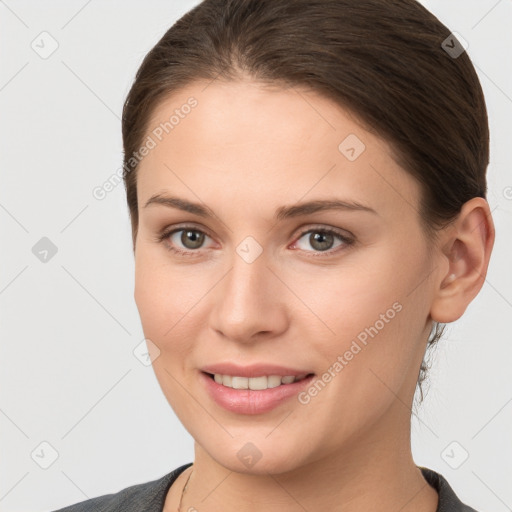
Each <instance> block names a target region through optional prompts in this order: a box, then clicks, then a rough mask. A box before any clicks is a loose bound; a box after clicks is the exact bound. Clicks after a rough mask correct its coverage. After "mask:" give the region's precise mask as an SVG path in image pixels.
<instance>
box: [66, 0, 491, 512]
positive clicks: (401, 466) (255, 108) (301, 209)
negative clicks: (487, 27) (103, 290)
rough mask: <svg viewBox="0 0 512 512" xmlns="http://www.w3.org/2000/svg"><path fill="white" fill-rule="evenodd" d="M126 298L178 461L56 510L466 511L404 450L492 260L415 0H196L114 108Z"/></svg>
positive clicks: (469, 85) (475, 100)
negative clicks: (182, 456) (434, 368)
mask: <svg viewBox="0 0 512 512" xmlns="http://www.w3.org/2000/svg"><path fill="white" fill-rule="evenodd" d="M123 141H124V150H125V159H124V170H125V174H124V179H125V185H126V190H127V200H128V206H129V211H130V217H131V222H132V233H133V249H134V255H135V269H136V276H135V277H136V279H135V301H136V304H137V307H138V310H139V313H140V317H141V321H142V326H143V330H144V334H145V337H146V339H147V344H148V349H149V353H150V357H151V360H152V363H153V367H154V370H155V373H156V376H157V378H158V381H159V383H160V386H161V388H162V391H163V393H164V394H165V396H166V398H167V400H168V401H169V404H170V405H171V407H172V408H173V410H174V411H175V413H176V415H177V416H178V417H179V419H180V420H181V422H182V423H183V425H184V426H185V428H186V429H187V430H188V431H189V432H190V434H191V435H192V436H193V438H194V441H195V457H194V462H193V463H191V464H186V465H184V466H181V467H179V468H177V469H175V470H174V471H172V472H171V473H169V474H167V475H165V476H164V477H162V478H161V479H159V480H156V481H154V482H148V483H145V484H139V485H136V486H132V487H129V488H127V489H124V490H123V491H120V492H118V493H115V494H111V495H107V496H102V497H99V498H94V499H91V500H87V501H85V502H82V503H80V504H77V505H74V506H71V507H67V508H65V509H62V510H63V511H74V512H78V511H85V510H97V509H101V510H103V511H107V510H108V511H110V510H111V511H113V510H125V511H127V510H133V511H135V510H137V511H139V510H147V511H161V510H164V511H165V512H171V511H176V510H178V511H182V512H183V511H194V510H198V511H201V512H202V511H216V510H222V511H232V510H249V511H260V510H261V511H262V510H265V511H274V510H280V511H282V510H286V511H295V510H297V511H299V510H308V511H314V510H315V511H316V510H333V511H335V510H343V511H363V510H377V509H378V510H380V511H397V510H400V511H402V512H409V511H416V512H418V511H419V512H435V511H439V512H446V511H463V510H464V511H474V509H473V508H470V507H469V506H467V505H465V504H463V503H462V502H461V500H460V499H459V498H458V497H457V496H456V494H455V492H454V491H453V489H452V488H451V487H450V485H449V484H448V482H447V481H446V479H445V478H444V477H443V476H442V475H440V474H438V473H436V472H434V471H433V470H430V469H428V468H424V467H418V466H416V464H415V463H414V461H413V458H412V454H411V448H410V420H411V407H412V404H413V398H414V394H415V390H416V387H417V386H418V387H419V389H420V392H421V391H422V388H421V384H422V382H423V380H424V378H425V372H426V369H427V368H426V366H425V364H424V355H425V351H426V348H427V346H431V345H433V344H434V343H436V342H437V341H438V340H439V339H440V336H441V334H442V325H443V324H446V323H449V322H453V321H455V320H457V319H458V318H460V317H461V315H462V314H463V313H464V311H465V309H466V308H467V306H468V305H469V303H470V302H471V301H472V300H473V299H474V298H475V296H476V295H477V294H478V292H479V290H480V289H481V287H482V284H483V282H484V279H485V276H486V272H487V268H488V264H489V258H490V254H491V250H492V246H493V243H494V225H493V220H492V217H491V213H490V210H489V206H488V203H487V201H486V190H487V186H486V177H485V173H486V168H487V165H488V160H489V133H488V121H487V113H486V107H485V102H484V97H483V93H482V90H481V87H480V84H479V81H478V78H477V75H476V73H475V70H474V68H473V65H472V64H471V62H470V59H469V57H468V55H467V54H466V53H465V51H464V47H463V44H462V43H461V42H459V41H458V40H457V38H456V37H455V36H454V35H453V34H451V33H450V30H449V29H448V28H446V27H445V26H444V25H443V24H442V23H441V22H440V21H439V20H438V19H437V18H435V17H434V16H433V15H432V14H431V13H429V12H428V11H427V10H426V9H425V8H424V7H422V6H421V4H419V3H418V2H416V1H415V0H399V1H394V2H387V1H384V0H362V1H358V2H355V1H353V0H280V1H275V0H227V1H226V0H205V1H203V2H202V3H200V4H199V5H198V6H196V7H195V8H194V9H192V10H191V11H190V12H188V13H187V14H186V15H185V16H183V17H182V18H181V19H180V20H179V21H178V22H177V23H176V24H175V25H174V26H173V27H171V28H170V29H169V30H168V32H167V33H166V34H165V35H164V36H163V37H162V39H161V40H160V41H159V42H158V43H157V44H156V46H155V47H154V48H153V49H152V50H151V52H149V54H148V55H147V56H146V58H145V59H144V62H143V63H142V65H141V67H140V69H139V71H138V73H137V76H136V78H135V82H134V84H133V86H132V88H131V90H130V92H129V94H128V97H127V100H126V103H125V106H124V112H123Z"/></svg>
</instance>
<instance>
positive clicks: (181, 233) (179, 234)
mask: <svg viewBox="0 0 512 512" xmlns="http://www.w3.org/2000/svg"><path fill="white" fill-rule="evenodd" d="M206 238H210V237H209V236H208V235H207V234H206V233H204V232H203V231H201V230H200V229H197V228H196V227H194V226H182V227H180V228H178V229H176V228H175V229H172V230H164V231H163V232H162V233H161V234H160V235H158V239H157V241H159V242H162V243H163V244H164V245H165V246H166V248H167V249H168V250H170V251H173V252H177V253H179V254H191V253H193V252H199V251H198V250H197V249H201V248H202V245H203V244H204V241H205V239H206Z"/></svg>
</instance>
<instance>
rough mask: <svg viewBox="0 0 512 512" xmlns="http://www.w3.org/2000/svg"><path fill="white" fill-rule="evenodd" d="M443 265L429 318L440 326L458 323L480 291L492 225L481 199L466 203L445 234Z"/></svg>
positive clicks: (484, 202) (489, 214)
mask: <svg viewBox="0 0 512 512" xmlns="http://www.w3.org/2000/svg"><path fill="white" fill-rule="evenodd" d="M445 236H446V238H447V242H446V243H445V247H446V250H445V252H444V253H443V254H441V255H440V258H443V259H444V260H445V261H444V262H443V264H442V265H439V266H440V268H441V267H442V268H443V269H444V270H443V274H442V275H439V279H438V281H437V282H436V285H435V286H436V288H435V290H434V298H433V301H432V305H431V309H430V315H431V317H432V319H433V320H434V321H436V322H440V323H450V322H454V321H455V320H457V319H459V318H460V317H461V316H462V315H463V313H464V311H465V310H466V308H467V307H468V305H469V303H470V302H471V301H472V300H473V299H474V298H475V297H476V295H477V294H478V292H479V291H480V289H481V288H482V286H483V284H484V281H485V276H486V274H487V269H488V266H489V260H490V256H491V251H492V247H493V245H494V236H495V231H494V223H493V220H492V216H491V212H490V210H489V205H488V203H487V201H486V200H485V199H484V198H481V197H474V198H472V199H471V200H469V201H467V202H466V203H465V204H464V205H463V207H462V208H461V211H460V213H459V216H458V217H457V219H456V220H455V221H454V223H453V224H450V227H449V228H447V231H446V235H445Z"/></svg>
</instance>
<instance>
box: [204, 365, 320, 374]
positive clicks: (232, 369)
mask: <svg viewBox="0 0 512 512" xmlns="http://www.w3.org/2000/svg"><path fill="white" fill-rule="evenodd" d="M201 370H202V371H203V372H206V373H211V374H216V373H217V374H220V375H231V376H233V377H263V376H267V377H268V376H270V375H280V376H281V377H285V376H289V375H293V376H294V377H297V376H298V375H309V374H311V373H313V372H310V371H309V370H301V369H297V368H288V367H286V366H279V365H275V364H267V363H254V364H251V365H248V366H238V365H236V364H233V363H229V362H225V363H217V364H211V365H208V366H204V367H203V368H201Z"/></svg>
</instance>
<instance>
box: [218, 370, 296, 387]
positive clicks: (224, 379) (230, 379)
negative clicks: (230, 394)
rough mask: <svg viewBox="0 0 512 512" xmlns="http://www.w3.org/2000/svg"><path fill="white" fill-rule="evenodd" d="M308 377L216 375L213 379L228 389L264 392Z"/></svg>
mask: <svg viewBox="0 0 512 512" xmlns="http://www.w3.org/2000/svg"><path fill="white" fill-rule="evenodd" d="M305 377H306V374H303V375H297V377H295V376H294V375H285V376H284V377H281V376H280V375H270V376H268V377H266V376H262V377H238V376H232V375H220V374H218V373H216V374H215V375H214V376H213V378H214V380H215V382H216V383H217V384H222V385H223V386H226V387H228V388H233V389H252V390H256V391H262V390H264V389H269V388H276V387H277V386H281V385H282V384H291V383H292V382H295V381H298V380H302V379H303V378H305Z"/></svg>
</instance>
